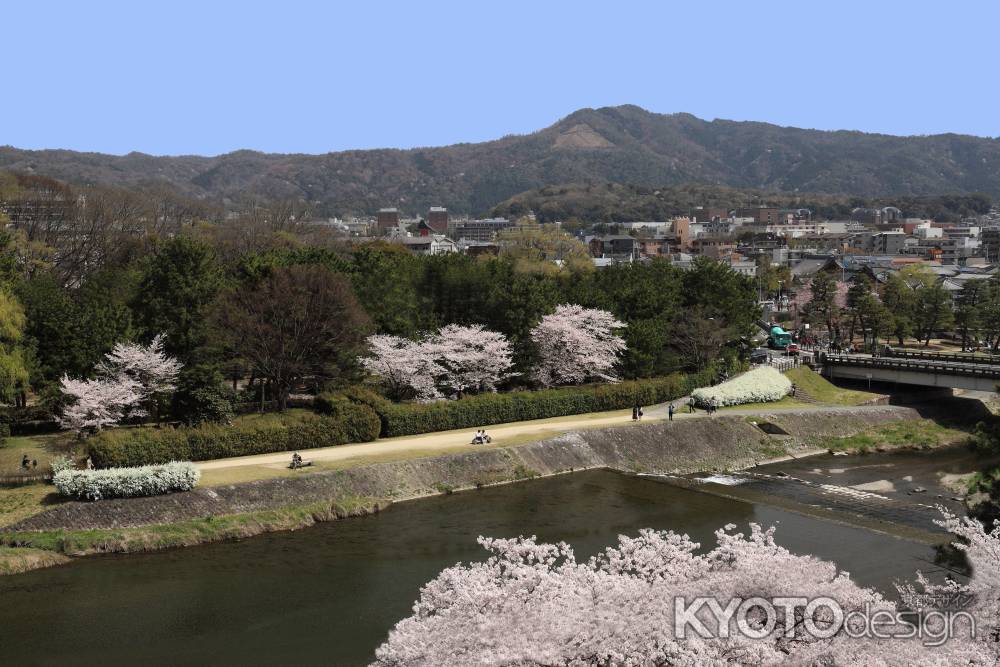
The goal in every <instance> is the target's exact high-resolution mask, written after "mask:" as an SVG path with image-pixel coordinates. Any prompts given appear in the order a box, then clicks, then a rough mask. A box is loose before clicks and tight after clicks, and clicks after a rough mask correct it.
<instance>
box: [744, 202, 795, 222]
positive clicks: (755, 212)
mask: <svg viewBox="0 0 1000 667" xmlns="http://www.w3.org/2000/svg"><path fill="white" fill-rule="evenodd" d="M733 216H734V217H737V218H753V222H754V224H755V225H778V224H783V223H786V222H789V218H790V214H789V213H788V212H787V211H782V210H781V209H780V208H771V207H767V206H757V207H752V208H738V209H736V212H735V213H734V214H733Z"/></svg>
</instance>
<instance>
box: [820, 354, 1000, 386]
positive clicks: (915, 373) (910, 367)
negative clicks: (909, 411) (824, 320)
mask: <svg viewBox="0 0 1000 667" xmlns="http://www.w3.org/2000/svg"><path fill="white" fill-rule="evenodd" d="M890 354H891V355H892V356H884V357H872V356H870V355H863V354H821V355H819V360H820V363H822V364H823V374H824V375H825V376H826V377H828V378H830V379H836V378H840V379H845V380H862V381H863V380H868V381H869V382H893V383H898V384H915V385H921V386H924V387H951V388H954V389H972V390H976V391H996V387H997V383H1000V358H997V357H993V358H989V357H972V356H969V355H959V354H948V353H934V352H908V351H903V350H893V351H892V352H891V353H890Z"/></svg>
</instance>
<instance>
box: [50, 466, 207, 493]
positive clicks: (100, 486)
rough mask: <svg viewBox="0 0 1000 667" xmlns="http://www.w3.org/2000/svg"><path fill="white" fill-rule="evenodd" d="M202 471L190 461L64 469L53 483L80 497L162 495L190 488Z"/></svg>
mask: <svg viewBox="0 0 1000 667" xmlns="http://www.w3.org/2000/svg"><path fill="white" fill-rule="evenodd" d="M200 477H201V471H199V470H198V467H197V466H196V465H194V464H193V463H191V462H189V461H185V462H179V461H172V462H170V463H167V464H164V465H155V466H141V467H138V468H108V469H107V470H61V471H60V472H57V473H56V474H55V475H54V476H53V478H52V482H53V484H55V485H56V489H58V490H59V493H61V494H62V495H64V496H68V497H70V498H79V499H81V500H101V499H102V498H134V497H136V496H159V495H162V494H164V493H171V492H173V491H190V490H191V489H193V488H194V486H195V484H197V483H198V479H199V478H200Z"/></svg>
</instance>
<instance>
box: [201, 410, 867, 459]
mask: <svg viewBox="0 0 1000 667" xmlns="http://www.w3.org/2000/svg"><path fill="white" fill-rule="evenodd" d="M674 405H675V406H677V407H678V411H677V413H676V414H675V415H674V419H676V420H687V419H712V418H713V417H712V416H710V415H708V414H706V413H705V412H703V411H698V412H696V413H694V414H690V413H687V412H683V413H682V412H681V411H680V406H681V405H684V400H683V399H681V400H678V401H675V402H674ZM872 409H878V408H877V407H876V406H871V407H868V406H863V407H861V406H858V407H856V406H851V407H832V406H826V407H824V406H794V407H774V408H770V409H760V408H757V409H752V410H738V409H736V410H725V411H723V412H717V413H716V415H726V416H731V415H754V414H780V413H782V412H798V413H802V412H805V413H808V412H844V413H849V412H857V411H864V410H872ZM644 412H645V415H644V416H643V421H646V422H648V421H659V420H664V419H666V418H667V404H661V405H656V406H652V407H649V408H646V409H644ZM631 421H632V413H631V410H618V411H614V412H601V413H589V414H584V415H573V416H570V417H557V418H554V419H538V420H533V421H526V422H514V423H511V424H497V425H495V426H490V427H488V428H487V431H488V432H489V434H490V436H492V438H493V446H503V445H506V444H522V443H523V442H529V441H530V440H531V439H534V436H537V438H538V439H541V438H547V437H552V436H554V435H558V434H560V433H565V432H567V431H578V430H580V429H589V428H598V427H603V426H614V425H621V424H628V423H630V422H631ZM474 434H475V429H472V428H469V429H460V430H455V431H440V432H437V433H426V434H423V435H415V436H403V437H398V438H386V439H384V440H376V441H375V442H364V443H358V444H353V445H338V446H336V447H325V448H321V449H301V450H299V453H300V454H301V455H302V458H304V459H306V460H307V461H324V462H329V461H344V460H348V459H352V458H358V457H373V456H374V457H382V456H393V455H398V456H400V457H405V456H407V455H408V454H412V453H415V452H419V453H420V454H421V455H424V454H426V455H428V456H433V455H434V453H435V452H437V451H449V452H453V451H456V450H460V449H462V448H468V450H470V451H471V450H474V449H476V446H474V445H471V444H470V442H471V440H472V436H473V435H474ZM290 459H291V453H290V452H279V453H276V454H258V455H256V456H241V457H235V458H228V459H218V460H215V461H204V462H202V463H199V464H198V466H199V467H200V468H201V469H202V470H218V469H221V468H238V467H242V466H261V465H263V466H268V467H284V466H286V465H287V464H288V462H289V461H290Z"/></svg>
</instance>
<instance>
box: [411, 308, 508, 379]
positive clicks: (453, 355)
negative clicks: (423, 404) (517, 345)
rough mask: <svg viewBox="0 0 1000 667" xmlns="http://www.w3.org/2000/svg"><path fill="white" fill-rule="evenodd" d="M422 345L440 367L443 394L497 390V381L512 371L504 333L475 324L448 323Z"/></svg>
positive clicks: (505, 377) (506, 377)
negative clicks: (466, 325)
mask: <svg viewBox="0 0 1000 667" xmlns="http://www.w3.org/2000/svg"><path fill="white" fill-rule="evenodd" d="M422 348H423V350H424V353H425V354H427V355H429V356H430V357H431V358H432V359H433V360H434V363H435V364H436V365H437V366H438V367H439V368H440V369H441V376H440V378H439V380H438V386H439V388H440V390H441V391H442V392H443V393H444V394H445V395H446V396H456V397H461V396H462V395H463V394H466V393H479V392H483V391H496V388H497V385H498V384H502V383H503V382H505V381H507V380H508V379H510V378H511V377H512V376H513V375H514V374H513V373H511V370H510V369H511V367H512V366H513V365H514V361H513V358H512V353H511V349H510V343H508V342H507V337H506V336H504V335H503V334H501V333H497V332H496V331H490V330H488V329H486V328H485V327H483V326H481V325H478V324H474V325H472V326H468V327H465V326H461V325H458V324H449V325H448V326H446V327H443V328H442V329H441V330H440V331H438V332H437V333H436V334H434V335H433V336H430V337H429V338H428V339H427V340H426V341H425V342H424V344H423V346H422Z"/></svg>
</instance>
